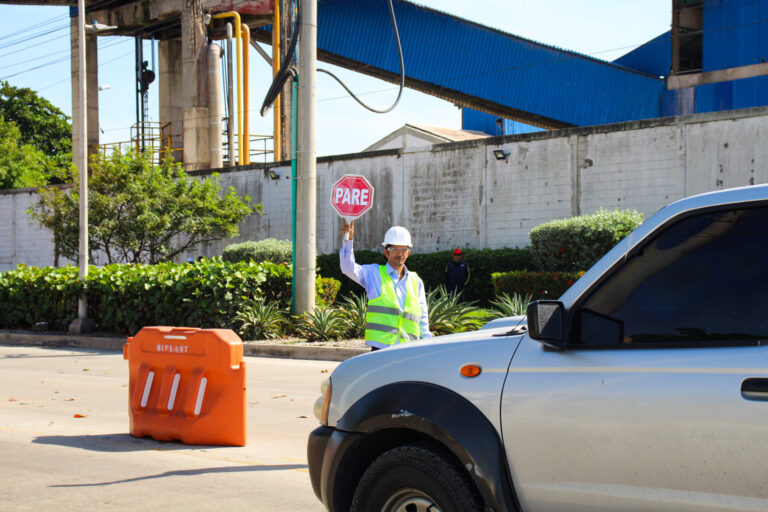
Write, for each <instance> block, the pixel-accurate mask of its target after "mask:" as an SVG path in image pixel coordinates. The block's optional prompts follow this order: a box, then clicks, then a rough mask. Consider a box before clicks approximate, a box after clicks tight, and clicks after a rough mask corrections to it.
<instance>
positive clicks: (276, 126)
mask: <svg viewBox="0 0 768 512" xmlns="http://www.w3.org/2000/svg"><path fill="white" fill-rule="evenodd" d="M280 1H281V0H274V4H275V7H274V9H273V10H274V13H273V14H274V16H273V18H274V21H273V22H272V77H273V78H274V77H275V76H277V72H278V71H280V31H281V29H280ZM281 96H282V95H280V94H278V95H277V98H275V104H274V105H273V108H274V109H275V110H274V112H272V116H273V121H272V157H273V158H272V159H273V160H274V161H275V162H279V161H280V160H282V159H283V129H282V128H283V127H282V123H280V114H281V113H282V112H281V108H282V106H281V103H282V101H281Z"/></svg>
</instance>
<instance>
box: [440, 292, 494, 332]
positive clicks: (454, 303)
mask: <svg viewBox="0 0 768 512" xmlns="http://www.w3.org/2000/svg"><path fill="white" fill-rule="evenodd" d="M427 306H428V309H429V330H430V331H431V332H432V333H433V334H434V335H435V336H439V335H442V334H453V333H456V332H464V331H475V330H477V329H479V328H480V327H482V326H483V325H484V324H485V323H486V322H487V321H488V320H490V319H491V318H492V317H493V315H492V314H490V313H488V312H487V311H486V310H484V309H480V308H477V307H475V305H474V303H473V302H463V301H462V300H461V296H460V295H459V294H456V293H453V292H449V291H447V290H446V289H445V286H442V285H441V286H438V287H437V288H435V289H433V290H432V291H430V292H429V293H428V294H427Z"/></svg>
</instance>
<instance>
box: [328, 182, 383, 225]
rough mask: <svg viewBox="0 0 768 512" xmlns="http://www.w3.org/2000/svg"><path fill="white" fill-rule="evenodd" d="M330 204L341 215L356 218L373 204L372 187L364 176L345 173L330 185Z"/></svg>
mask: <svg viewBox="0 0 768 512" xmlns="http://www.w3.org/2000/svg"><path fill="white" fill-rule="evenodd" d="M331 206H333V207H334V208H335V209H336V211H337V212H338V213H339V215H341V216H342V217H344V218H346V219H356V218H358V217H360V216H361V215H362V214H364V213H365V212H367V211H368V210H370V208H371V206H373V187H372V186H371V184H370V183H368V180H367V179H365V177H364V176H360V175H359V174H347V175H346V176H343V177H342V178H341V179H340V180H339V181H337V182H336V183H334V184H333V187H331Z"/></svg>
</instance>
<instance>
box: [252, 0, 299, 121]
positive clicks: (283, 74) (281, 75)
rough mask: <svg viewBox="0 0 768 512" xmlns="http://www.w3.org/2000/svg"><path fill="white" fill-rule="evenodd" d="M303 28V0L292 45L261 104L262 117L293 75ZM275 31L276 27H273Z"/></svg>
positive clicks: (297, 1)
mask: <svg viewBox="0 0 768 512" xmlns="http://www.w3.org/2000/svg"><path fill="white" fill-rule="evenodd" d="M300 26H301V0H296V18H295V19H294V22H293V25H292V26H291V43H290V45H288V52H287V53H286V54H285V57H284V58H283V61H282V62H281V63H280V71H278V73H277V75H275V78H274V79H273V80H272V85H270V86H269V90H268V91H267V95H266V96H265V97H264V103H262V104H261V111H260V113H261V115H262V117H263V116H264V115H265V114H266V113H267V112H268V111H269V109H270V108H271V107H272V104H273V103H274V102H275V99H276V98H277V95H278V94H280V91H282V90H283V86H284V85H285V82H286V81H287V80H288V77H290V76H291V75H292V74H293V71H292V70H291V69H290V67H291V66H292V65H293V62H294V60H295V51H296V43H297V42H298V41H299V31H298V28H299V27H300ZM272 28H273V29H274V26H273V27H272Z"/></svg>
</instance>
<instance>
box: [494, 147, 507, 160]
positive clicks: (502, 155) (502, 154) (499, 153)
mask: <svg viewBox="0 0 768 512" xmlns="http://www.w3.org/2000/svg"><path fill="white" fill-rule="evenodd" d="M493 156H495V157H496V160H506V159H507V158H509V151H504V150H503V149H494V150H493Z"/></svg>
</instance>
